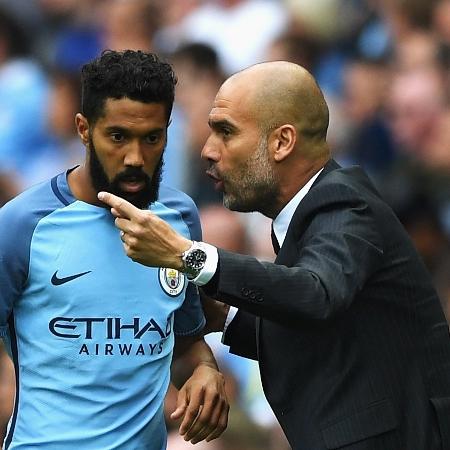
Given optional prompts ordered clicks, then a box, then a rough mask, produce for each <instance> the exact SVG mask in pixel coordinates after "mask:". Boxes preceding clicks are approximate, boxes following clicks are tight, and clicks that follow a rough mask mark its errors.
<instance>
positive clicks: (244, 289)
mask: <svg viewBox="0 0 450 450" xmlns="http://www.w3.org/2000/svg"><path fill="white" fill-rule="evenodd" d="M241 294H242V295H243V296H244V297H248V295H249V294H250V290H249V289H248V288H242V289H241Z"/></svg>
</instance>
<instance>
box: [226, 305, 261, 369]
mask: <svg viewBox="0 0 450 450" xmlns="http://www.w3.org/2000/svg"><path fill="white" fill-rule="evenodd" d="M223 343H224V344H225V345H229V346H230V353H234V354H235V355H239V356H243V357H244V358H249V359H254V360H258V352H257V349H256V317H255V316H254V315H253V314H249V313H248V312H246V311H242V310H239V311H238V312H237V313H236V315H235V316H234V318H233V320H232V321H231V322H230V324H229V325H228V328H227V331H226V333H225V334H224V339H223Z"/></svg>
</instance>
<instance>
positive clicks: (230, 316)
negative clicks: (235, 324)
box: [222, 306, 238, 344]
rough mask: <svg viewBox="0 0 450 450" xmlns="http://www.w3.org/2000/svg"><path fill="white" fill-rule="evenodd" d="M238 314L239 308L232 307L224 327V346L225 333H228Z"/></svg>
mask: <svg viewBox="0 0 450 450" xmlns="http://www.w3.org/2000/svg"><path fill="white" fill-rule="evenodd" d="M237 312H238V308H236V307H235V306H230V309H229V310H228V314H227V318H226V319H225V324H224V326H223V332H222V344H223V342H224V340H225V333H226V332H227V328H228V325H230V323H231V322H232V321H233V319H234V316H235V315H236V313H237Z"/></svg>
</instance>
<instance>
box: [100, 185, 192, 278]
mask: <svg viewBox="0 0 450 450" xmlns="http://www.w3.org/2000/svg"><path fill="white" fill-rule="evenodd" d="M98 198H99V200H101V201H102V202H103V203H106V204H107V205H109V206H110V207H111V213H112V214H113V215H114V216H115V217H116V220H115V225H116V227H117V228H118V229H119V230H121V233H120V235H121V239H122V242H123V246H124V249H125V252H126V254H127V255H128V256H129V257H130V258H131V259H132V260H133V261H136V262H139V263H141V264H144V265H146V266H151V267H170V268H172V269H177V270H182V269H183V262H182V259H181V254H182V253H183V252H184V251H185V250H187V249H188V248H189V247H190V246H191V244H192V242H191V241H190V240H189V239H186V238H185V237H183V236H181V235H180V234H178V233H177V232H176V231H175V230H174V229H173V228H172V227H171V226H170V225H169V224H167V223H166V222H164V221H163V220H162V219H160V218H159V217H157V216H156V215H155V214H153V213H152V212H150V211H147V210H142V209H139V208H136V207H135V206H134V205H132V204H131V203H130V202H128V201H126V200H125V199H123V198H120V197H118V196H116V195H114V194H110V193H109V192H99V194H98Z"/></svg>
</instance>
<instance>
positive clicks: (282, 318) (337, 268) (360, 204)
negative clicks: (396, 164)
mask: <svg viewBox="0 0 450 450" xmlns="http://www.w3.org/2000/svg"><path fill="white" fill-rule="evenodd" d="M449 276H450V274H449ZM216 287H217V292H215V297H217V298H218V299H220V300H222V301H225V302H226V303H229V304H230V305H234V306H237V307H239V312H238V314H237V315H236V317H235V319H234V320H233V322H232V323H231V324H230V326H229V329H228V330H227V333H226V336H225V342H226V343H227V344H228V345H230V351H231V352H233V353H236V354H240V355H243V356H246V357H250V358H254V359H258V360H259V365H260V371H261V378H262V383H263V387H264V391H265V394H266V396H267V399H268V401H269V403H270V405H271V406H272V408H273V410H274V412H275V414H276V416H277V418H278V420H279V422H280V424H281V426H282V427H283V430H284V432H285V433H286V435H287V437H288V440H289V442H290V444H291V446H292V448H293V449H295V450H324V449H346V450H347V449H348V450H350V449H351V450H363V449H364V450H435V449H440V450H450V336H449V329H448V326H447V323H446V320H445V317H444V314H443V310H442V307H441V305H440V302H439V299H438V297H437V295H436V292H435V290H434V288H433V287H432V283H431V280H430V277H429V275H428V273H427V270H426V268H425V267H424V265H423V263H422V262H421V260H420V258H419V256H418V254H417V253H416V251H415V249H414V246H413V244H412V243H411V242H410V239H409V238H408V236H407V234H406V232H405V231H404V229H403V227H402V226H401V224H400V223H399V222H398V220H397V218H396V216H395V215H394V213H393V212H392V210H391V209H390V208H389V207H388V206H387V205H386V204H385V203H384V202H383V201H382V200H381V199H380V196H379V194H378V193H377V192H376V190H375V188H374V187H373V185H372V183H371V182H370V181H369V179H368V178H367V176H366V175H365V174H364V172H363V171H362V170H361V169H359V168H356V167H353V168H345V169H343V168H340V167H339V166H338V165H337V164H336V163H335V162H334V161H330V162H329V163H328V164H327V165H326V166H325V169H324V170H323V172H322V173H321V174H320V176H319V177H318V179H317V180H316V181H315V183H314V184H313V186H312V188H311V189H310V191H309V192H308V194H307V195H306V197H305V198H304V199H303V200H302V202H301V203H300V205H299V207H298V208H297V211H296V212H295V214H294V216H293V219H292V221H291V223H290V225H289V229H288V232H287V235H286V239H285V241H284V243H283V246H282V247H281V250H280V252H279V254H278V256H277V258H276V261H275V264H270V263H265V262H259V261H257V260H256V259H255V258H252V257H248V256H241V255H236V254H232V253H229V252H226V251H223V250H219V277H218V279H217V285H216Z"/></svg>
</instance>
